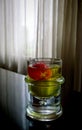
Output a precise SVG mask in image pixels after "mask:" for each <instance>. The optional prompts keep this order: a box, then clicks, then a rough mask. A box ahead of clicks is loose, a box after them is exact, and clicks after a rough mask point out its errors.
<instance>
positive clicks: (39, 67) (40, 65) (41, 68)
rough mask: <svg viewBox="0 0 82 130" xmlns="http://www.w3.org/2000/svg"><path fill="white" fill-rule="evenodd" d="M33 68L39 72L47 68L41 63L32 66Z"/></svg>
mask: <svg viewBox="0 0 82 130" xmlns="http://www.w3.org/2000/svg"><path fill="white" fill-rule="evenodd" d="M33 67H36V68H38V69H40V70H43V69H46V68H48V66H47V65H46V64H45V63H43V62H37V63H35V64H33Z"/></svg>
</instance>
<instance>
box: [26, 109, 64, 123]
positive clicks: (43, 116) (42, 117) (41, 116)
mask: <svg viewBox="0 0 82 130" xmlns="http://www.w3.org/2000/svg"><path fill="white" fill-rule="evenodd" d="M61 115H62V109H61V110H60V111H59V112H58V113H55V112H53V113H51V114H49V113H47V112H46V113H41V112H40V113H37V112H35V111H32V110H30V109H28V108H27V111H26V116H28V117H30V118H32V119H35V120H39V121H53V120H56V119H58V118H59V117H60V116H61Z"/></svg>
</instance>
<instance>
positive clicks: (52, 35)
mask: <svg viewBox="0 0 82 130" xmlns="http://www.w3.org/2000/svg"><path fill="white" fill-rule="evenodd" d="M80 1H81V0H80ZM78 2H79V1H78V0H0V67H3V68H6V69H9V70H12V71H15V72H17V73H21V74H26V73H27V59H28V58H35V57H51V58H52V57H53V58H61V59H62V61H63V66H62V73H63V76H64V77H65V84H64V91H65V95H67V94H68V92H69V91H70V90H71V89H75V90H77V91H81V85H82V83H81V79H82V58H80V57H81V53H82V52H81V48H82V46H81V40H80V42H79V41H78V40H77V39H79V36H78V35H79V34H78V35H77V30H78V26H79V24H77V23H79V21H77V18H78V17H79V20H80V16H78V13H79V11H78V10H79V8H78ZM79 5H80V2H79ZM81 5H82V2H81ZM81 7H82V6H81ZM81 7H80V8H81ZM80 11H81V10H80ZM81 12H82V11H81ZM81 21H82V20H81ZM81 32H82V31H81ZM78 45H79V48H78ZM80 46H81V48H80ZM77 50H78V51H77ZM78 53H79V56H78ZM78 58H80V59H78ZM78 64H79V65H78ZM78 70H79V71H78ZM77 74H78V77H79V75H80V78H79V79H78V80H77V87H76V83H75V82H76V79H77Z"/></svg>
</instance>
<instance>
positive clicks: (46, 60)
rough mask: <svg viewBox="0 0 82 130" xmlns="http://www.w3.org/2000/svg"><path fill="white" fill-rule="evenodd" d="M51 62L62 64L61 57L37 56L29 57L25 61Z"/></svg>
mask: <svg viewBox="0 0 82 130" xmlns="http://www.w3.org/2000/svg"><path fill="white" fill-rule="evenodd" d="M39 61H41V62H51V63H52V64H53V63H54V64H56V63H60V64H62V59H61V58H47V57H46V58H44V57H39V58H29V59H28V60H27V63H32V62H39Z"/></svg>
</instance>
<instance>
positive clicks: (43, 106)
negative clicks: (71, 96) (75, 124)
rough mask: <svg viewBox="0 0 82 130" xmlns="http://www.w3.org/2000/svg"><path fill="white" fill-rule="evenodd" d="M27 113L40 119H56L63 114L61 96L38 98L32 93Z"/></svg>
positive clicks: (33, 117)
mask: <svg viewBox="0 0 82 130" xmlns="http://www.w3.org/2000/svg"><path fill="white" fill-rule="evenodd" d="M26 115H27V116H28V117H30V118H32V119H35V120H40V121H52V120H56V119H57V118H59V117H60V116H61V115H62V106H61V104H60V96H58V97H54V96H52V97H50V98H37V97H34V96H32V95H31V102H29V104H28V106H27V109H26Z"/></svg>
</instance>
